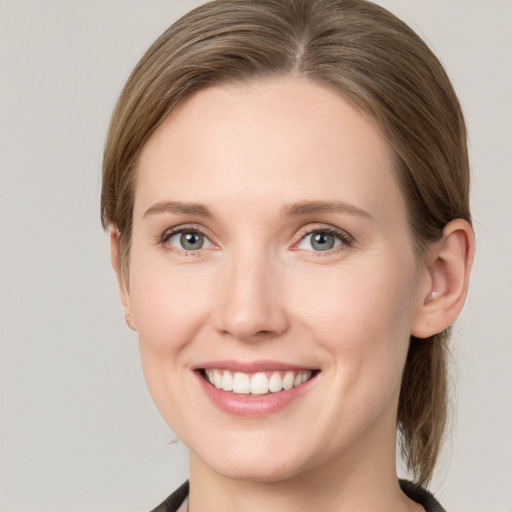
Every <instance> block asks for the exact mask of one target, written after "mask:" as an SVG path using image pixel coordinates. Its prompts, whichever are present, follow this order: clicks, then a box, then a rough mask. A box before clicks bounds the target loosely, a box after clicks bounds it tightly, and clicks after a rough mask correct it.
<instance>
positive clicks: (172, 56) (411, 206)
mask: <svg viewBox="0 0 512 512" xmlns="http://www.w3.org/2000/svg"><path fill="white" fill-rule="evenodd" d="M282 75H297V76H302V77H306V78H308V79H310V80H312V81H314V82H316V83H319V84H322V85H325V86H327V87H329V88H334V89H335V90H337V91H338V92H339V93H340V94H341V95H342V96H343V97H345V98H346V99H347V100H348V101H350V102H351V103H352V104H353V105H355V106H356V107H357V108H358V109H359V110H360V111H362V112H363V113H365V114H367V115H370V116H371V117H373V118H374V119H376V120H377V122H378V123H379V125H380V126H381V128H382V130H383V132H384V134H385V136H386V137H387V140H388V143H389V145H390V147H391V148H392V150H393V153H394V157H395V161H396V172H397V177H398V180H399V182H400V185H401V189H402V192H403V194H404V197H405V199H406V203H407V208H408V221H409V225H410V228H411V233H412V238H413V240H414V244H415V247H416V249H417V251H418V254H419V255H420V256H421V255H422V254H423V250H424V249H425V248H426V247H427V245H428V243H429V242H431V241H434V240H437V239H439V238H440V237H441V234H442V231H443V228H444V226H445V225H446V224H447V223H448V222H449V221H451V220H453V219H455V218H463V219H466V220H467V221H470V213H469V204H468V203H469V164H468V156H467V147H466V129H465V125H464V120H463V116H462V112H461V109H460V105H459V102H458V100H457V97H456V95H455V92H454V90H453V88H452V86H451V84H450V81H449V79H448V77H447V75H446V73H445V71H444V69H443V67H442V65H441V64H440V62H439V61H438V59H437V58H436V57H435V56H434V54H433V53H432V52H431V51H430V50H429V48H428V47H427V46H426V45H425V43H424V42H423V41H422V40H421V39H420V38H419V37H418V36H417V35H416V34H415V33H414V32H413V31H412V30H411V29H410V28H409V27H408V26H407V25H406V24H405V23H403V22H402V21H400V20H399V19H397V18H396V17H395V16H393V15H392V14H390V13H389V12H388V11H386V10H385V9H383V8H381V7H378V6H376V5H374V4H372V3H370V2H367V1H365V0H251V1H247V0H216V1H213V2H210V3H207V4H205V5H203V6H201V7H198V8H197V9H195V10H193V11H191V12H190V13H188V14H187V15H185V16H184V17H183V18H181V19H180V20H178V21H177V22H176V23H175V24H174V25H172V26H171V27H170V28H169V29H168V30H167V31H166V32H165V33H164V34H162V36H160V37H159V38H158V39H157V41H155V43H154V44H153V45H152V46H151V47H150V48H149V50H148V51H147V52H146V54H145V55H144V56H143V57H142V59H141V60H140V62H139V63H138V64H137V66H136V67H135V69H134V70H133V72H132V74H131V76H130V78H129V79H128V81H127V83H126V85H125V87H124V89H123V91H122V93H121V96H120V98H119V100H118V103H117V105H116V108H115V110H114V113H113V116H112V121H111V124H110V129H109V133H108V138H107V142H106V146H105V153H104V164H103V189H102V194H101V216H102V223H103V226H104V227H105V228H107V227H108V226H109V225H112V226H114V227H115V229H116V230H117V232H118V235H119V237H120V247H121V259H122V268H123V272H125V273H126V269H127V266H126V265H127V261H128V257H129V248H130V237H131V227H132V213H133V203H134V180H135V168H136V165H137V157H138V155H139V154H140V151H141V149H142V147H143V146H144V144H145V142H146V141H147V140H148V138H149V137H150V136H151V134H152V133H153V132H154V130H155V129H156V128H157V127H158V126H159V124H160V123H161V122H162V121H163V120H164V119H165V118H166V117H167V115H168V114H169V113H170V112H171V111H172V110H173V108H174V107H175V106H176V105H177V104H178V103H179V102H180V101H181V100H182V99H183V98H184V97H185V96H187V95H189V94H191V93H192V92H193V91H196V90H198V89H201V88H205V87H207V86H209V85H212V84H221V83H227V82H239V81H251V80H255V79H262V78H270V77H275V76H282ZM448 338H449V333H448V331H444V332H442V333H440V334H437V335H435V336H432V337H430V338H428V339H424V340H423V339H422V340H418V339H414V338H413V339H411V344H410V349H409V353H408V356H407V361H406V365H405V369H404V374H403V379H402V388H401V393H400V401H399V406H398V418H397V422H398V430H399V433H400V443H401V449H402V455H403V457H404V459H405V461H406V463H407V466H408V468H409V470H411V471H412V472H413V474H414V477H415V479H416V481H417V482H419V483H426V482H428V481H429V480H430V478H431V476H432V471H433V468H434V465H435V462H436V459H437V455H438V452H439V448H440V444H441V438H442V434H443V431H444V428H445V423H446V406H447V399H446V395H447V393H446V388H447V386H446V381H447V376H446V372H447V370H446V357H447V340H448Z"/></svg>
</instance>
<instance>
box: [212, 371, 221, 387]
mask: <svg viewBox="0 0 512 512" xmlns="http://www.w3.org/2000/svg"><path fill="white" fill-rule="evenodd" d="M213 384H214V385H215V387H216V388H218V389H220V388H222V375H221V374H220V372H219V370H213Z"/></svg>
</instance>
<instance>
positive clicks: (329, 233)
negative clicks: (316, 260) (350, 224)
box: [297, 228, 350, 252]
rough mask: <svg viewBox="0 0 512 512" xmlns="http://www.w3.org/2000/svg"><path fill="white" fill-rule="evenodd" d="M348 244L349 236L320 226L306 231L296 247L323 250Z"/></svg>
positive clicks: (307, 249)
mask: <svg viewBox="0 0 512 512" xmlns="http://www.w3.org/2000/svg"><path fill="white" fill-rule="evenodd" d="M349 244H350V237H349V236H348V235H347V234H346V233H344V232H341V231H337V230H334V229H326V228H322V229H315V230H313V231H310V232H309V233H306V234H305V235H304V236H303V237H302V238H301V240H300V242H299V243H298V244H297V247H298V248H299V249H302V250H306V251H315V252H325V251H329V250H331V249H336V248H338V247H340V246H341V245H349Z"/></svg>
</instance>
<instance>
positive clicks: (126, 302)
mask: <svg viewBox="0 0 512 512" xmlns="http://www.w3.org/2000/svg"><path fill="white" fill-rule="evenodd" d="M109 233H110V257H111V261H112V268H113V269H114V272H115V274H116V277H117V285H118V287H119V295H120V297H121V303H122V306H123V314H124V319H125V322H126V324H127V325H128V327H129V328H130V329H132V330H134V331H136V330H137V328H136V325H135V322H134V320H133V314H132V307H131V302H130V294H129V291H128V286H127V282H126V279H125V276H124V275H123V271H122V265H121V251H120V248H119V231H118V230H117V228H116V227H115V226H113V225H111V226H110V228H109Z"/></svg>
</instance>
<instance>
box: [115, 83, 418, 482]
mask: <svg viewBox="0 0 512 512" xmlns="http://www.w3.org/2000/svg"><path fill="white" fill-rule="evenodd" d="M392 167H393V164H392V158H391V155H390V151H389V149H388V147H387V145H386V143H385V141H384V139H383V137H382V135H381V133H380V132H379V129H378V128H377V127H376V125H375V123H374V122H372V121H371V120H369V119H367V118H365V117H364V116H363V115H361V114H360V113H359V112H358V111H356V110H355V109H354V108H352V107H351V106H350V104H349V103H348V102H347V101H345V100H344V99H343V98H341V97H340V96H339V95H338V94H336V93H335V92H333V91H331V90H329V89H327V88H324V87H321V86H319V85H315V84H313V83H311V82H308V81H306V80H303V79H297V78H286V79H285V78H282V79H275V80H269V81H266V82H259V83H254V84H253V85H226V86H216V87H211V88H209V89H205V90H202V91H200V92H198V93H196V94H195V95H193V96H191V97H189V98H188V99H186V100H185V101H184V102H182V103H181V104H180V105H179V107H178V108H177V110H175V112H174V113H173V114H172V115H171V116H170V117H169V118H168V119H167V120H166V121H165V122H164V123H163V124H162V125H161V126H160V127H159V128H158V130H157V131H156V132H155V133H154V134H153V135H152V137H151V138H150V139H149V141H148V143H147V144H146V146H145V147H144V149H143V151H142V154H141V158H140V162H139V168H138V174H137V180H136V193H135V207H134V219H133V238H132V247H131V260H130V268H129V291H128V292H126V293H125V294H124V302H125V306H126V308H127V311H128V317H129V322H130V324H131V325H132V327H133V328H134V329H136V330H137V332H138V335H139V340H140V350H141V355H142V363H143V367H144V372H145V376H146V379H147V383H148V386H149V389H150V392H151V394H152V396H153V399H154V401H155V403H156V405H157V407H158V408H159V410H160V412H161V413H162V415H163V417H164V418H165V419H166V421H167V422H168V423H169V425H170V426H171V428H172V429H173V430H174V432H175V433H176V435H177V436H178V437H179V438H180V439H181V440H182V441H183V442H184V443H185V444H186V445H187V446H188V447H189V448H190V450H191V452H192V462H193V463H195V464H196V465H199V466H200V465H203V466H204V468H208V470H210V469H213V470H214V471H215V472H217V473H219V474H222V475H225V476H229V477H234V478H238V479H252V480H258V481H275V480H282V479H286V478H290V477H293V476H294V475H298V474H301V473H304V472H307V471H308V470H310V469H313V468H318V467H321V466H324V467H327V466H330V467H334V466H336V467H341V466H343V464H345V463H347V464H348V463H353V462H354V461H355V460H357V461H359V463H361V464H364V463H367V464H370V462H371V463H375V460H378V459H379V458H380V457H381V456H382V457H384V458H386V457H388V456H390V457H392V458H393V457H394V451H395V444H394V439H395V438H394V436H395V426H396V409H397V403H398V395H399V390H400V381H401V374H402V369H403V366H404V362H405V357H406V353H407V348H408V343H409V337H410V334H411V331H413V330H414V322H415V320H416V317H417V315H418V313H417V312H418V310H419V307H420V305H421V304H422V303H423V300H424V295H425V290H426V288H427V287H428V283H427V279H426V272H424V271H423V270H422V269H423V267H422V265H420V264H419V263H418V262H417V261H416V259H415V255H414V251H413V246H412V243H411V238H410V233H409V230H408V225H407V220H406V207H405V204H404V200H403V197H402V194H401V192H400V190H399V187H398V184H397V181H396V179H395V176H394V173H393V168H392ZM209 380H211V381H213V384H212V383H210V382H209ZM233 386H234V391H233ZM393 460H394V459H393ZM194 461H195V462H194ZM333 465H334V466H333Z"/></svg>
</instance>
